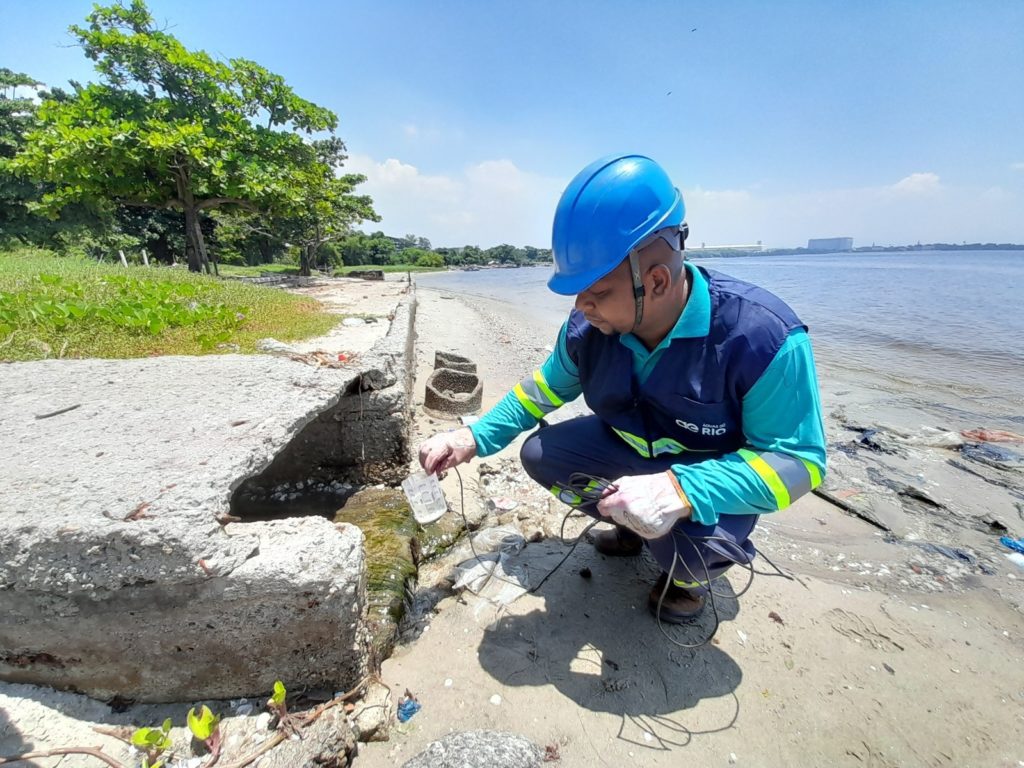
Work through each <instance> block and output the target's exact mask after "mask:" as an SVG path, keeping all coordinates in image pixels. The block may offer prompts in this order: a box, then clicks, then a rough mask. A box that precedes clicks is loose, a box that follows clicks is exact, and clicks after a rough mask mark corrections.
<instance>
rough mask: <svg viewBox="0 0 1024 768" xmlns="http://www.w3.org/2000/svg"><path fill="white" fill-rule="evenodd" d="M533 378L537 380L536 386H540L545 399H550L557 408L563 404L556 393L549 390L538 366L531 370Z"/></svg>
mask: <svg viewBox="0 0 1024 768" xmlns="http://www.w3.org/2000/svg"><path fill="white" fill-rule="evenodd" d="M533 380H534V381H536V382H537V386H538V387H539V388H540V391H541V392H543V393H544V395H545V396H546V397H547V399H548V400H550V401H551V404H552V405H553V406H555V407H556V408H558V407H560V406H563V405H565V403H563V402H562V400H561V399H560V398H559V397H558V395H556V394H555V393H554V392H552V391H551V387H549V386H548V383H547V381H545V379H544V374H543V373H541V372H540V369H539V368H538V369H537V370H536V371H534V372H533Z"/></svg>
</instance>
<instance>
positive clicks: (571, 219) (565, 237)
mask: <svg viewBox="0 0 1024 768" xmlns="http://www.w3.org/2000/svg"><path fill="white" fill-rule="evenodd" d="M685 213H686V206H685V205H684V204H683V196H682V195H681V194H679V190H678V189H676V188H675V187H674V186H672V181H671V180H670V179H669V177H668V174H667V173H665V170H664V169H663V168H662V167H661V166H660V165H658V164H657V163H656V162H654V161H653V160H651V158H649V157H645V156H644V155H610V156H608V157H604V158H601V159H600V160H597V161H595V162H593V163H591V164H590V165H588V166H587V167H586V168H584V169H583V170H582V171H580V172H579V173H578V174H576V178H574V179H573V180H572V181H571V182H569V186H568V187H566V188H565V192H563V193H562V198H561V199H560V200H559V201H558V208H556V209H555V223H554V227H553V229H552V233H551V247H552V251H553V253H554V259H555V273H554V274H553V275H552V276H551V278H550V279H549V280H548V288H550V289H551V290H552V291H554V292H555V293H560V294H563V295H566V296H570V295H573V294H576V293H579V292H580V291H583V290H586V289H587V288H589V287H590V286H591V285H593V284H594V283H595V282H597V281H598V280H600V279H601V278H602V277H604V276H605V275H607V274H608V273H609V272H611V271H612V270H613V269H615V267H617V266H618V265H619V264H621V263H622V260H623V259H625V258H626V257H627V256H628V255H629V252H630V251H631V250H633V249H634V248H636V247H637V246H638V245H639V244H640V243H642V242H643V241H644V239H645V238H647V237H648V236H650V235H651V234H653V233H655V232H657V231H658V230H661V229H665V228H666V227H678V226H679V225H681V224H682V222H683V217H684V215H685Z"/></svg>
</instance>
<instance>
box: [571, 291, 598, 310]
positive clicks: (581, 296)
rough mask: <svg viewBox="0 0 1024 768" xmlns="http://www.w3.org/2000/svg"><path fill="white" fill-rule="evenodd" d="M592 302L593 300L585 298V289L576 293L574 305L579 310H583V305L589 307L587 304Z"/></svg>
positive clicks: (589, 304)
mask: <svg viewBox="0 0 1024 768" xmlns="http://www.w3.org/2000/svg"><path fill="white" fill-rule="evenodd" d="M593 303H594V302H592V301H591V300H590V299H589V298H587V294H586V291H584V292H583V293H577V294H576V303H575V307H576V309H578V310H579V311H580V312H583V307H584V306H588V307H589V306H591V305H593Z"/></svg>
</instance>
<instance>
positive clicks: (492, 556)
mask: <svg viewBox="0 0 1024 768" xmlns="http://www.w3.org/2000/svg"><path fill="white" fill-rule="evenodd" d="M524 546H526V539H524V538H523V535H522V534H521V533H520V532H519V530H518V529H516V528H515V527H514V526H511V525H499V526H497V527H495V528H488V529H486V530H483V531H480V532H479V533H478V534H477V535H476V536H474V537H473V549H474V550H475V551H476V554H477V556H476V557H472V558H470V559H469V560H466V561H464V562H462V563H460V564H459V565H457V566H456V567H455V573H456V579H455V585H454V588H455V589H457V590H460V589H468V590H469V591H470V592H472V593H473V594H475V595H476V596H477V597H480V598H482V599H481V602H480V603H479V604H478V605H477V612H479V611H480V609H481V607H483V606H484V605H486V604H488V603H490V604H493V605H495V606H498V607H503V606H506V605H511V604H512V603H513V602H515V601H516V600H518V599H519V598H520V597H522V596H523V595H525V594H526V593H527V592H528V591H529V589H530V579H529V575H528V573H527V571H526V568H525V566H516V565H514V564H513V558H514V557H515V556H516V555H517V554H518V553H519V552H520V550H522V548H523V547H524Z"/></svg>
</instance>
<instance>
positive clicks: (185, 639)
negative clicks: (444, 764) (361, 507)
mask: <svg viewBox="0 0 1024 768" xmlns="http://www.w3.org/2000/svg"><path fill="white" fill-rule="evenodd" d="M414 316H415V298H414V296H412V295H410V296H409V298H408V299H407V300H403V302H402V303H401V304H400V306H399V307H398V309H397V310H396V312H395V314H394V318H393V322H392V326H391V328H390V329H389V332H388V334H387V336H386V337H385V339H384V340H382V342H381V343H380V344H379V346H378V348H377V349H376V350H375V351H374V353H373V354H371V355H367V356H364V358H363V359H362V360H361V361H360V362H361V363H362V370H361V371H358V372H350V371H337V370H328V369H323V370H319V371H318V370H315V369H309V368H308V366H304V365H302V364H298V363H289V362H284V361H275V362H274V363H273V364H269V363H268V365H271V367H276V366H278V365H289V366H296V367H294V368H290V369H289V370H291V371H293V373H294V375H296V376H297V377H298V380H300V381H301V382H307V383H305V384H302V383H299V384H297V386H315V387H316V388H317V389H321V391H323V390H322V387H323V385H324V383H325V380H334V381H335V382H336V383H335V385H334V386H333V387H332V389H334V392H333V394H331V395H330V396H329V397H328V398H327V399H326V400H324V401H322V402H321V404H320V406H319V407H317V408H314V409H312V410H311V411H310V412H306V413H304V414H303V415H301V416H300V417H298V418H297V419H296V420H294V423H293V424H292V427H291V428H292V429H295V428H299V429H300V431H301V432H305V431H306V430H307V429H308V428H309V427H310V425H311V424H316V423H318V420H319V421H320V422H321V423H322V419H321V417H322V416H323V414H324V413H325V412H326V413H330V412H331V411H332V409H336V408H337V407H338V406H339V404H341V403H343V402H344V399H345V395H346V394H352V390H353V389H354V390H355V391H356V392H357V393H358V394H360V395H361V394H362V393H363V392H364V389H365V390H366V391H367V392H370V393H371V394H378V395H379V394H381V391H382V390H387V389H390V390H391V392H389V393H388V396H387V397H386V398H384V402H385V404H386V405H387V407H388V408H389V411H388V413H387V414H386V416H389V417H390V416H394V417H397V421H398V422H399V424H398V425H397V426H394V428H393V431H395V432H398V433H401V434H399V435H398V437H397V438H396V439H395V440H393V441H392V443H393V445H391V446H390V448H391V449H395V450H397V451H398V455H395V456H391V457H390V458H391V459H392V460H397V461H398V462H399V464H400V465H401V466H400V467H399V468H398V470H397V472H398V473H399V474H404V469H405V466H404V465H405V464H406V463H407V460H408V454H407V445H408V421H409V403H410V397H409V391H410V387H411V375H412V373H411V370H412V366H411V360H412V348H413V347H412V345H413V321H414ZM62 362H66V361H62ZM118 362H124V361H118ZM129 362H131V361H129ZM212 363H213V364H212V368H213V369H216V368H217V362H216V361H212ZM63 370H66V369H62V371H63ZM342 382H344V386H341V387H338V386H337V384H338V383H342ZM93 416H95V414H93ZM275 426H276V425H275ZM93 428H94V429H95V428H96V427H95V426H94V427H93ZM65 429H66V427H65ZM274 433H275V434H281V430H280V429H279V428H275V430H274ZM288 434H291V433H288ZM265 439H266V440H270V439H271V438H270V437H267V438H265ZM282 452H283V451H282ZM258 453H259V452H257V451H253V452H252V454H250V455H249V457H248V458H247V459H245V460H244V461H245V462H246V463H248V464H249V465H250V466H249V467H248V470H249V471H248V472H246V473H243V476H241V477H236V478H235V479H234V481H233V482H231V483H230V484H226V487H223V488H221V489H219V490H214V492H213V493H209V494H208V495H206V496H205V498H203V499H202V500H201V501H200V500H197V499H195V498H191V500H192V502H193V504H195V505H196V506H200V507H201V508H204V509H210V510H214V511H215V514H212V515H211V519H210V522H209V525H208V526H207V525H203V524H199V525H197V524H196V520H195V513H194V512H191V511H190V512H188V513H182V512H181V511H180V510H177V513H176V514H175V512H176V510H175V509H174V508H173V499H164V500H163V503H162V504H161V505H159V506H161V507H162V509H160V510H159V511H161V512H163V514H162V515H161V516H160V526H159V530H157V526H155V525H152V524H149V521H145V518H147V517H150V516H151V515H143V516H142V517H140V518H138V519H135V520H132V521H129V520H128V519H123V518H122V516H113V517H111V516H109V515H105V518H106V520H105V521H104V527H103V530H102V531H97V530H93V529H89V528H88V527H86V529H85V530H83V529H82V527H80V526H79V527H76V526H74V525H63V526H61V525H54V526H52V528H53V530H52V531H50V533H49V534H47V535H43V536H41V537H39V536H37V537H36V539H35V542H34V544H26V543H25V539H24V537H23V536H22V535H20V534H19V531H18V530H17V529H15V531H14V533H13V535H12V532H11V531H10V530H9V529H3V528H0V577H2V580H0V614H2V615H4V616H5V622H4V624H3V626H2V627H0V679H4V680H7V681H11V682H24V683H31V684H39V685H47V686H52V687H55V688H58V689H64V690H76V691H81V692H83V693H86V694H88V695H90V696H94V697H97V698H101V699H102V698H110V697H112V696H114V695H119V696H122V697H125V698H129V699H135V700H138V701H156V702H159V701H181V700H188V699H196V698H228V697H237V696H250V695H259V694H262V693H265V692H266V691H267V690H269V688H270V686H272V684H273V681H274V680H275V679H282V680H286V681H287V684H289V685H295V686H300V687H317V686H327V687H331V686H337V687H339V688H342V687H345V686H346V685H348V684H351V683H352V682H353V681H355V680H356V679H358V678H359V677H361V676H362V675H363V674H364V673H365V671H366V668H367V660H368V655H367V645H368V643H367V634H368V633H367V631H366V627H365V606H366V572H365V559H364V556H363V536H362V533H361V532H360V531H359V529H358V528H356V527H355V526H346V525H339V526H334V525H333V524H332V523H331V522H330V521H328V520H325V519H323V518H319V517H309V518H292V519H288V520H283V521H278V522H250V523H237V524H232V525H229V526H226V527H222V526H221V525H220V524H219V523H218V522H217V520H216V518H217V517H218V516H220V514H221V513H223V512H226V511H227V505H228V503H229V500H230V498H231V496H232V494H233V492H234V491H235V490H236V489H237V488H238V487H239V486H240V485H241V484H242V483H243V482H245V480H246V479H248V478H250V477H253V476H254V475H257V474H259V473H260V472H261V471H265V470H266V469H267V467H268V466H270V465H272V464H273V463H274V460H275V459H276V458H278V456H277V455H274V456H272V457H269V458H266V457H265V456H266V454H264V457H265V458H263V459H262V460H261V457H260V456H259V455H258ZM200 463H203V462H200ZM8 490H10V489H8ZM15 490H16V489H15ZM8 498H10V496H8ZM177 501H178V503H182V501H183V499H182V498H179V499H178V500H177ZM68 502H71V500H70V499H69V500H68ZM126 503H130V502H126ZM182 506H187V505H186V504H183V505H182ZM146 507H147V509H149V510H150V511H156V507H157V505H152V507H150V505H148V504H147V505H146ZM129 511H130V510H129ZM36 532H37V533H42V532H41V531H36ZM21 533H24V531H22V532H21ZM28 561H34V562H35V564H36V567H32V568H29V567H27V566H28V565H30V563H29V562H28ZM44 561H48V562H49V564H50V565H49V566H47V565H46V562H44Z"/></svg>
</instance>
